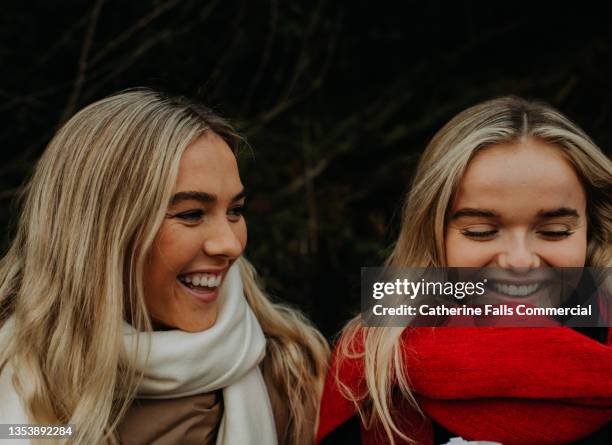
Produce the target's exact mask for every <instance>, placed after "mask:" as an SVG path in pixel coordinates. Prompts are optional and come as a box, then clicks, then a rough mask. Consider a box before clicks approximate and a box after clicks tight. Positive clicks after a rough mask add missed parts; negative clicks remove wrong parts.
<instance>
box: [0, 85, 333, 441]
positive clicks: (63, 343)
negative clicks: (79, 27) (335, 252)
mask: <svg viewBox="0 0 612 445" xmlns="http://www.w3.org/2000/svg"><path fill="white" fill-rule="evenodd" d="M240 143H241V138H240V137H239V136H238V135H237V134H236V132H235V131H234V130H233V129H232V127H231V126H229V125H228V123H227V122H225V121H224V120H223V119H221V118H219V117H218V116H216V115H215V114H214V113H212V112H211V111H210V110H209V109H207V108H205V107H203V106H201V105H199V104H197V103H194V102H192V101H189V100H187V99H185V98H180V97H169V96H165V95H162V94H160V93H157V92H153V91H150V90H132V91H127V92H123V93H119V94H117V95H114V96H111V97H108V98H106V99H102V100H100V101H99V102H96V103H94V104H92V105H90V106H88V107H86V108H85V109H83V110H82V111H80V112H79V113H77V114H76V115H75V116H74V117H72V118H71V119H70V120H69V121H68V122H67V123H66V124H65V125H64V126H63V127H62V128H61V129H60V130H59V131H58V132H57V134H56V135H55V137H54V138H53V140H52V141H51V142H50V144H49V146H48V147H47V149H46V150H45V152H44V154H43V156H42V158H41V160H40V161H39V163H38V165H37V166H36V169H35V171H34V175H33V177H32V179H31V181H30V182H29V184H28V186H27V189H26V193H25V194H24V201H23V209H22V213H21V217H20V220H19V225H18V229H17V233H16V236H15V239H14V241H13V243H12V245H11V247H10V250H9V251H8V253H7V254H6V255H5V256H4V257H3V258H2V261H1V263H0V421H1V422H2V423H45V424H73V425H74V426H75V431H74V436H73V437H72V441H71V443H76V444H87V445H89V444H98V443H124V444H143V445H144V444H150V443H156V444H159V445H162V444H177V443H181V444H187V445H189V444H211V443H216V444H219V445H226V444H238V443H239V444H253V445H256V444H257V445H260V444H275V443H283V444H296V445H297V444H305V443H309V442H312V438H313V435H314V428H315V421H316V411H317V405H318V398H319V394H320V390H321V385H322V379H323V376H324V375H323V373H324V370H325V366H326V360H327V354H328V350H327V345H326V343H325V340H324V339H323V337H322V336H321V335H320V334H319V333H318V332H317V331H316V329H314V327H312V325H311V324H310V323H309V322H308V321H307V320H306V319H305V318H304V317H303V316H302V315H300V313H299V312H297V311H295V310H293V309H291V308H288V307H285V306H282V305H279V304H273V303H271V302H270V301H269V299H268V298H267V296H266V295H265V294H264V293H263V291H262V290H261V288H260V287H259V285H258V283H257V278H256V274H255V271H254V269H253V267H252V266H251V265H250V264H249V263H248V262H247V260H246V259H245V258H244V257H243V256H242V253H243V251H244V249H245V246H246V241H247V228H246V222H245V219H244V216H243V214H242V211H243V207H244V205H245V199H246V195H245V191H244V187H243V184H242V182H241V180H240V175H239V172H238V168H237V163H236V151H237V150H238V148H239V146H240Z"/></svg>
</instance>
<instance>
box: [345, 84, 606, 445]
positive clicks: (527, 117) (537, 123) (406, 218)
mask: <svg viewBox="0 0 612 445" xmlns="http://www.w3.org/2000/svg"><path fill="white" fill-rule="evenodd" d="M523 137H532V138H537V139H539V140H541V141H543V142H546V143H548V144H550V145H552V146H555V147H557V148H558V149H559V150H561V152H562V153H563V154H564V155H565V157H566V158H567V159H568V160H569V161H570V162H571V163H572V164H573V166H574V168H575V169H576V171H577V172H578V175H579V176H580V178H581V179H582V183H583V186H584V188H585V190H586V192H587V201H588V203H587V213H588V215H587V219H588V222H589V227H588V245H587V264H586V265H587V266H610V262H611V252H610V242H611V240H610V234H611V233H612V199H611V198H612V189H611V184H612V162H611V161H610V159H608V158H607V157H606V156H605V155H604V154H603V153H602V152H601V150H600V149H599V148H598V147H597V146H596V145H595V143H594V142H593V141H592V140H591V139H590V138H589V137H588V136H587V135H586V134H585V133H584V132H583V131H582V130H581V129H580V128H578V127H577V126H576V125H575V124H574V123H572V122H571V121H569V120H568V119H567V118H565V117H564V116H563V115H561V114H560V113H559V112H557V111H556V110H554V109H553V108H551V107H550V106H548V105H546V104H544V103H541V102H532V101H527V100H524V99H521V98H518V97H513V96H511V97H502V98H498V99H493V100H490V101H487V102H483V103H481V104H478V105H475V106H473V107H471V108H468V109H467V110H465V111H463V112H461V113H459V114H458V115H457V116H455V117H454V118H453V119H452V120H451V121H450V122H448V123H447V124H446V125H445V126H444V127H443V128H442V129H441V130H440V131H438V132H437V133H436V135H435V136H434V137H433V139H432V140H431V142H430V143H429V145H428V146H427V148H426V149H425V151H424V153H423V155H422V157H421V160H420V162H419V165H418V167H417V171H416V174H415V177H414V181H413V184H412V187H411V190H410V191H409V192H408V195H407V196H406V199H405V203H404V206H403V212H402V224H401V229H400V234H399V237H398V239H397V242H396V243H395V246H394V248H393V251H392V252H391V254H390V256H389V257H388V258H387V260H386V262H385V264H386V265H387V266H398V267H443V266H445V265H446V260H445V249H444V234H445V227H446V217H447V212H448V211H449V210H450V209H449V206H450V204H451V203H452V201H453V198H454V194H455V192H456V190H457V187H458V184H459V181H460V180H461V178H462V177H463V174H464V172H465V170H466V168H467V165H468V163H469V162H470V160H471V159H472V158H473V157H474V155H475V154H476V152H478V151H479V150H482V149H485V148H487V147H491V146H493V145H497V144H502V143H511V142H515V141H517V140H519V139H520V138H523ZM403 330H404V329H403V328H394V327H382V328H368V327H364V326H363V325H362V323H361V319H360V317H359V316H358V317H356V318H354V319H353V320H351V321H350V322H349V323H348V324H347V326H346V327H345V328H344V329H343V332H342V335H341V338H340V341H339V344H338V357H339V358H340V360H342V359H343V358H347V359H359V360H363V363H364V371H365V380H366V384H367V392H364V393H361V394H355V393H353V392H352V391H351V390H350V389H349V388H348V387H347V386H346V385H344V384H343V383H342V382H341V381H340V379H339V377H338V375H336V380H337V381H338V385H339V387H340V388H341V389H342V390H343V392H344V394H345V396H346V397H347V398H348V399H350V400H352V401H353V402H355V403H356V404H357V406H358V408H359V413H360V416H361V418H362V422H363V423H364V425H365V426H366V428H369V427H371V426H372V425H373V424H375V423H377V424H378V425H380V426H382V428H383V430H384V431H385V434H386V436H387V437H388V439H389V442H390V443H391V444H395V443H396V440H397V438H398V437H399V438H401V439H403V440H406V441H409V442H412V440H411V439H410V437H409V436H410V432H406V431H400V429H399V428H398V426H397V424H396V423H395V421H394V420H393V417H392V415H391V411H392V407H391V395H392V391H393V390H394V389H395V388H398V389H399V390H400V391H401V393H402V394H403V396H404V397H405V398H406V399H407V400H408V401H409V402H410V403H411V404H412V406H413V407H414V408H415V409H417V410H418V409H419V408H418V406H417V404H416V402H415V399H414V396H413V394H412V391H411V389H410V384H409V380H408V377H409V375H408V374H407V372H406V369H405V367H404V363H403V361H402V354H401V348H400V342H401V338H400V337H401V335H402V332H403ZM356 344H362V345H363V348H362V349H360V350H357V349H356V348H355V345H356ZM337 369H340V366H338V368H337Z"/></svg>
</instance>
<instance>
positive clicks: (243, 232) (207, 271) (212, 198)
mask: <svg viewBox="0 0 612 445" xmlns="http://www.w3.org/2000/svg"><path fill="white" fill-rule="evenodd" d="M244 199H245V198H244V187H243V185H242V182H241V181H240V176H239V174H238V166H237V163H236V158H235V157H234V154H233V153H232V151H231V149H230V148H229V147H228V145H227V144H226V143H225V141H223V139H222V138H221V137H219V136H218V135H216V134H215V133H213V132H211V131H207V132H206V133H205V134H204V135H203V136H201V137H200V138H199V139H197V140H196V141H194V142H193V143H192V144H191V145H189V147H187V149H186V150H185V152H184V153H183V155H182V157H181V161H180V166H179V171H178V177H177V180H176V185H175V187H174V192H173V198H172V200H171V203H170V206H169V207H168V210H167V212H166V218H165V219H164V222H163V223H162V225H161V227H160V229H159V232H158V233H157V235H156V237H155V240H154V243H153V246H152V249H151V252H150V253H149V256H148V261H147V265H146V268H145V274H144V280H145V282H144V288H145V301H146V304H147V309H148V311H149V314H150V316H151V318H152V320H153V323H154V326H156V327H157V328H160V327H161V328H163V327H169V328H176V329H180V330H183V331H187V332H197V331H202V330H205V329H208V328H209V327H211V326H212V325H213V324H214V323H215V320H216V317H217V297H218V295H219V286H220V284H221V283H222V282H223V279H224V278H225V275H226V272H227V270H228V268H229V267H230V265H231V264H232V263H233V262H234V261H235V260H236V258H238V257H239V256H240V254H241V253H242V252H243V250H244V248H245V245H246V241H247V229H246V223H245V220H244V218H243V216H242V210H243V207H244ZM160 325H161V326H160Z"/></svg>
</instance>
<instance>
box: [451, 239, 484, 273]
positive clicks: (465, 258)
mask: <svg viewBox="0 0 612 445" xmlns="http://www.w3.org/2000/svg"><path fill="white" fill-rule="evenodd" d="M445 245H446V265H447V266H448V267H483V266H486V265H487V264H489V263H490V262H491V261H492V258H491V256H492V254H491V252H490V250H491V249H490V246H489V245H487V243H486V242H479V241H472V240H470V239H467V238H466V237H465V236H464V235H462V234H461V233H449V234H448V235H447V237H446V242H445Z"/></svg>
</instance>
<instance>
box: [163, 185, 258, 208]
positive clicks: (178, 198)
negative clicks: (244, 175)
mask: <svg viewBox="0 0 612 445" xmlns="http://www.w3.org/2000/svg"><path fill="white" fill-rule="evenodd" d="M245 196H246V190H245V189H242V191H240V192H238V193H236V194H235V195H234V196H233V197H232V198H231V202H234V201H238V200H240V199H242V198H244V197H245ZM189 200H193V201H200V202H201V203H203V204H207V203H211V202H215V201H216V200H217V195H215V194H212V193H206V192H200V191H194V190H188V191H184V192H178V193H175V194H174V196H173V197H172V199H171V200H170V205H171V206H173V205H176V204H178V203H179V202H183V201H189Z"/></svg>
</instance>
